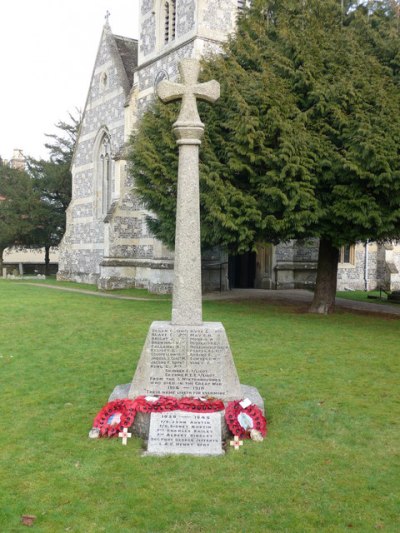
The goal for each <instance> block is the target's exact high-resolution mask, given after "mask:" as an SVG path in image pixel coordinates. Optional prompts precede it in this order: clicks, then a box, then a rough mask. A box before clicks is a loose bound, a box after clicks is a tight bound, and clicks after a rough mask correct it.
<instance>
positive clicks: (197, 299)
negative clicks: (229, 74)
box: [157, 59, 220, 326]
mask: <svg viewBox="0 0 400 533" xmlns="http://www.w3.org/2000/svg"><path fill="white" fill-rule="evenodd" d="M179 70H180V73H181V78H182V83H171V82H169V81H162V82H161V83H159V85H158V87H157V93H158V96H159V97H160V99H161V100H162V101H163V102H171V101H173V100H177V99H182V106H181V111H180V114H179V117H178V120H177V121H176V122H175V124H174V125H173V128H174V132H175V135H176V137H177V144H178V146H179V170H178V195H177V214H176V229H175V232H176V233H175V265H174V285H173V296H172V324H174V325H185V326H198V325H201V324H202V302H201V244H200V242H201V241H200V194H199V146H200V144H201V137H202V136H203V133H204V124H203V123H202V122H201V120H200V117H199V114H198V111H197V102H196V99H197V98H200V99H202V100H206V101H208V102H214V101H215V100H217V99H218V98H219V90H220V89H219V83H218V82H216V81H214V80H213V81H209V82H206V83H198V82H197V79H198V75H199V71H200V64H199V62H198V61H197V60H195V59H184V60H183V61H182V62H181V63H180V65H179Z"/></svg>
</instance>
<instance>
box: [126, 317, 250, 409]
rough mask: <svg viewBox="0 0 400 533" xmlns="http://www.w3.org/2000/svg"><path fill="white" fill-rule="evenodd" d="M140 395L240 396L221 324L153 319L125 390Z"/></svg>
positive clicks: (233, 397) (221, 397) (238, 397)
mask: <svg viewBox="0 0 400 533" xmlns="http://www.w3.org/2000/svg"><path fill="white" fill-rule="evenodd" d="M141 395H144V396H160V395H162V396H174V397H176V398H183V397H188V396H190V397H204V398H208V397H213V398H219V399H221V400H226V401H229V400H237V399H240V398H241V389H240V383H239V378H238V376H237V372H236V369H235V365H234V362H233V358H232V353H231V350H230V347H229V342H228V339H227V336H226V333H225V329H224V327H223V325H222V324H221V323H220V322H204V323H203V324H202V325H200V326H177V325H174V324H171V323H169V322H153V323H152V325H151V326H150V330H149V332H148V335H147V339H146V343H145V346H144V348H143V351H142V355H141V358H140V360H139V363H138V366H137V369H136V373H135V376H134V378H133V381H132V385H131V388H130V390H129V398H136V397H137V396H141Z"/></svg>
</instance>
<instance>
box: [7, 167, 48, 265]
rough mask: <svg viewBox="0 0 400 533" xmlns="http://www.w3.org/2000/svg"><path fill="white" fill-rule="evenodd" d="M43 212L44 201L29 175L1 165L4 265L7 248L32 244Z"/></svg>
mask: <svg viewBox="0 0 400 533" xmlns="http://www.w3.org/2000/svg"><path fill="white" fill-rule="evenodd" d="M40 213H41V206H40V198H39V196H38V194H37V193H36V192H35V190H34V188H33V184H32V180H31V179H30V177H29V176H28V174H27V173H26V172H24V171H22V170H17V169H13V168H9V167H8V166H6V165H0V264H1V260H2V255H3V251H4V249H5V248H8V247H10V246H22V245H24V244H26V243H27V241H29V239H30V235H31V233H32V231H33V230H34V229H35V227H36V226H37V225H38V224H39V219H40Z"/></svg>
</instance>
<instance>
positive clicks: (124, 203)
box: [58, 0, 400, 292]
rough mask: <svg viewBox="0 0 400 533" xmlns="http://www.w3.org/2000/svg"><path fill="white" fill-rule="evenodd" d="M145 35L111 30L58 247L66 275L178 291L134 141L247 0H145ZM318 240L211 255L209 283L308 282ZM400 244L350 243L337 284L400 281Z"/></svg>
mask: <svg viewBox="0 0 400 533" xmlns="http://www.w3.org/2000/svg"><path fill="white" fill-rule="evenodd" d="M139 4H140V5H139V17H140V38H139V41H137V40H135V39H130V38H127V37H121V36H118V35H114V34H113V33H112V31H111V28H110V25H109V23H108V20H107V22H106V24H105V26H104V28H103V31H102V35H101V39H100V44H99V48H98V52H97V57H96V60H95V64H94V68H93V73H92V77H91V82H90V87H89V92H88V95H87V100H86V104H85V108H84V112H83V118H82V124H81V128H80V132H79V135H78V139H77V144H76V148H75V153H74V157H73V161H72V169H71V170H72V176H73V177H72V200H71V203H70V205H69V207H68V210H67V226H66V232H65V235H64V238H63V240H62V242H61V244H60V250H59V271H58V279H61V280H70V281H78V282H85V283H94V284H97V285H98V286H99V287H100V288H103V289H113V288H124V287H143V288H147V289H149V290H150V291H153V292H170V291H171V288H172V275H173V252H171V251H170V250H168V249H167V248H166V247H165V246H164V245H163V244H162V243H161V242H160V241H158V240H157V239H155V238H154V237H153V236H152V235H151V234H150V232H149V230H148V228H147V225H146V217H147V215H148V212H147V211H146V210H145V208H144V206H143V205H142V204H141V202H140V201H139V199H138V198H137V196H135V189H134V183H133V182H132V178H131V177H130V176H129V175H128V172H127V163H126V156H127V155H126V150H127V148H126V146H127V141H128V139H129V136H130V134H131V133H132V131H134V130H135V128H136V127H137V124H138V121H139V120H140V116H141V114H142V113H143V111H144V110H145V109H146V106H147V105H148V104H149V103H150V102H151V101H152V99H153V98H154V88H155V87H156V85H157V84H158V83H159V82H160V81H161V80H163V79H171V80H174V79H175V78H176V77H177V75H178V63H179V61H180V60H181V59H182V58H185V57H195V58H198V59H199V58H201V57H204V56H207V55H208V54H211V53H218V51H219V50H220V46H221V43H222V42H223V41H225V40H226V38H227V36H228V35H229V34H231V33H232V32H234V30H235V23H236V18H237V14H238V10H240V9H241V7H242V6H243V0H140V2H139ZM317 256H318V247H317V243H316V242H315V241H309V242H294V241H292V242H290V243H285V244H280V245H277V246H272V245H266V244H264V245H260V246H259V247H258V250H257V253H256V252H249V253H247V254H244V255H241V256H236V257H229V258H228V256H227V255H226V254H224V253H223V252H222V251H220V250H212V251H210V252H208V253H207V254H206V255H205V256H204V257H203V276H202V277H203V289H204V290H213V289H214V290H215V289H221V290H224V289H227V288H229V287H231V288H232V287H243V288H244V287H255V288H265V289H275V288H300V287H301V288H306V287H311V286H312V285H313V284H314V283H315V275H316V264H317ZM399 271H400V246H395V245H390V244H388V245H378V244H376V243H360V244H357V245H354V246H349V247H343V249H342V250H341V258H340V265H339V274H338V288H339V289H343V288H354V289H364V288H366V287H367V288H368V289H372V288H375V287H376V286H380V285H382V286H385V287H388V288H389V287H390V288H392V289H394V288H400V274H399Z"/></svg>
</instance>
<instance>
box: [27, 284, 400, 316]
mask: <svg viewBox="0 0 400 533" xmlns="http://www.w3.org/2000/svg"><path fill="white" fill-rule="evenodd" d="M19 283H21V284H22V283H23V284H24V285H31V286H34V287H46V288H47V289H56V290H60V291H67V292H76V293H79V294H87V295H89V296H100V297H102V298H112V299H115V300H134V301H140V302H167V301H169V300H168V299H166V298H163V299H161V298H139V297H136V296H123V295H121V294H112V293H109V292H96V291H90V290H85V289H76V288H72V287H71V288H69V287H61V286H57V285H48V284H46V283H26V282H19ZM312 297H313V295H312V292H310V291H306V290H302V289H293V290H292V289H289V290H271V291H267V290H263V289H233V290H231V291H225V292H212V293H208V294H205V295H204V296H203V300H211V301H227V300H242V301H246V300H263V301H266V302H278V303H279V302H282V303H286V304H302V303H304V304H309V303H311V300H312ZM336 307H337V308H339V309H350V310H354V311H359V312H364V313H379V314H385V315H396V316H400V304H398V305H396V304H392V305H382V304H377V303H373V302H371V303H369V302H357V301H355V300H346V299H345V298H336Z"/></svg>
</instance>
